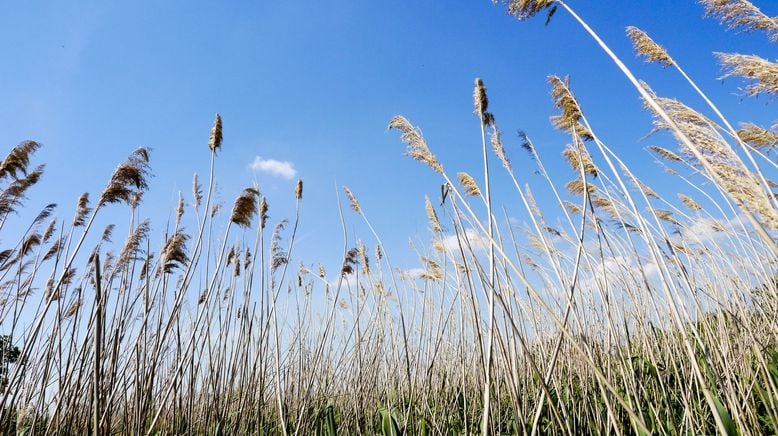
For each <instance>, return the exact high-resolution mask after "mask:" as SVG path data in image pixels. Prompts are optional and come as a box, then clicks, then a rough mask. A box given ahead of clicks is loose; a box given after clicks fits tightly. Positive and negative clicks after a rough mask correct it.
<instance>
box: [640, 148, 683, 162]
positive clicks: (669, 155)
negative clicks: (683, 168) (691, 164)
mask: <svg viewBox="0 0 778 436" xmlns="http://www.w3.org/2000/svg"><path fill="white" fill-rule="evenodd" d="M648 149H649V150H651V151H653V152H654V153H656V154H658V155H659V156H661V157H663V158H665V159H667V160H670V161H673V162H683V159H681V157H680V156H678V155H677V154H675V153H673V152H672V151H670V150H668V149H666V148H662V147H659V146H656V145H652V146H650V147H648Z"/></svg>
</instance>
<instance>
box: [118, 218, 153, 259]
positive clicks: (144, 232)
mask: <svg viewBox="0 0 778 436" xmlns="http://www.w3.org/2000/svg"><path fill="white" fill-rule="evenodd" d="M150 229H151V223H150V222H149V220H148V219H146V220H144V221H142V222H141V223H140V224H139V225H138V226H137V227H136V228H135V230H134V231H133V232H132V234H131V235H130V236H129V237H128V238H127V240H126V241H125V242H124V246H123V247H122V250H121V251H120V252H119V259H118V261H117V263H116V268H117V270H118V269H122V268H123V267H125V266H126V265H128V264H129V263H130V261H132V260H135V259H136V258H137V257H138V254H139V253H140V252H141V249H140V244H141V243H142V242H143V241H144V240H145V239H146V238H147V237H148V234H149V230H150Z"/></svg>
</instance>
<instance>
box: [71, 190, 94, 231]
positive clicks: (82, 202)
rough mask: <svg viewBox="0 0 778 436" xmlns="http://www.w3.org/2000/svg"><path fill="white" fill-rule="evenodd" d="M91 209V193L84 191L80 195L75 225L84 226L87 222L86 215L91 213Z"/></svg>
mask: <svg viewBox="0 0 778 436" xmlns="http://www.w3.org/2000/svg"><path fill="white" fill-rule="evenodd" d="M91 211H92V208H91V207H89V193H88V192H84V193H83V194H81V196H80V197H78V204H77V205H76V216H75V218H73V226H74V227H79V226H83V225H84V224H85V223H86V216H87V215H89V212H91Z"/></svg>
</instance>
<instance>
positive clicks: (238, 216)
mask: <svg viewBox="0 0 778 436" xmlns="http://www.w3.org/2000/svg"><path fill="white" fill-rule="evenodd" d="M258 199H259V191H258V190H257V189H256V188H246V189H244V190H243V193H241V194H240V195H239V196H238V198H236V199H235V205H234V206H233V207H232V214H231V215H230V221H232V222H233V223H235V224H237V225H239V226H240V227H243V228H248V227H251V220H252V219H253V218H254V216H255V215H256V214H257V200H258Z"/></svg>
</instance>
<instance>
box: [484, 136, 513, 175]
mask: <svg viewBox="0 0 778 436" xmlns="http://www.w3.org/2000/svg"><path fill="white" fill-rule="evenodd" d="M492 127H493V128H492V136H491V137H490V138H489V142H491V143H492V150H494V154H496V155H497V158H498V159H500V162H502V166H503V167H505V169H506V170H508V171H510V170H511V161H510V160H508V155H507V154H506V153H505V147H504V146H503V145H502V133H501V132H500V130H499V129H497V126H496V125H492Z"/></svg>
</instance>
